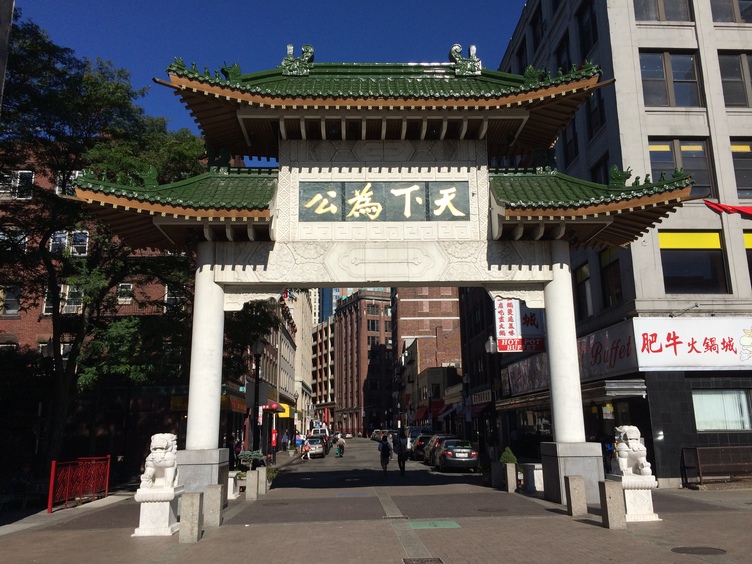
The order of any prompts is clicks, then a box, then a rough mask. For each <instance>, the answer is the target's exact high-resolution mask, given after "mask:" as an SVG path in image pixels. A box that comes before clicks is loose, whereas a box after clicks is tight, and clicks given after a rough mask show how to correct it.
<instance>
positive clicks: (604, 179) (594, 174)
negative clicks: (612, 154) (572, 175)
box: [590, 153, 610, 184]
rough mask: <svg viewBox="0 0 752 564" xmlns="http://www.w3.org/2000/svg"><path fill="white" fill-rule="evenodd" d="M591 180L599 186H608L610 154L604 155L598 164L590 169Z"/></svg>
mask: <svg viewBox="0 0 752 564" xmlns="http://www.w3.org/2000/svg"><path fill="white" fill-rule="evenodd" d="M590 180H591V181H592V182H595V183H597V184H608V182H609V180H610V178H609V171H608V153H606V154H605V155H603V156H602V157H601V158H600V159H599V160H598V162H597V163H595V164H594V165H593V166H592V167H591V168H590Z"/></svg>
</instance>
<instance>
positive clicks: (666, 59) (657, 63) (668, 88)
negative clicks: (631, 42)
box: [640, 52, 703, 107]
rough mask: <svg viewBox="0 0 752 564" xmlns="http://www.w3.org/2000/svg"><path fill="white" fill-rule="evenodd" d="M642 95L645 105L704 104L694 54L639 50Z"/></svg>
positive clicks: (682, 105)
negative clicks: (640, 51)
mask: <svg viewBox="0 0 752 564" xmlns="http://www.w3.org/2000/svg"><path fill="white" fill-rule="evenodd" d="M640 72H641V74H642V95H643V99H644V101H645V105H646V106H658V107H662V106H672V107H699V106H702V105H703V102H702V97H701V95H700V84H699V81H698V79H697V77H698V75H699V73H698V67H697V54H696V53H649V52H642V53H640Z"/></svg>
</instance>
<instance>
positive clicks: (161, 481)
mask: <svg viewBox="0 0 752 564" xmlns="http://www.w3.org/2000/svg"><path fill="white" fill-rule="evenodd" d="M149 450H151V453H150V454H149V456H147V457H146V462H145V463H144V473H143V474H142V475H141V487H142V488H172V487H175V486H177V485H178V455H177V452H178V438H177V436H176V435H173V434H172V433H157V434H156V435H152V436H151V446H150V447H149Z"/></svg>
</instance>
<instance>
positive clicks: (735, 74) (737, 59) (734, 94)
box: [718, 53, 752, 108]
mask: <svg viewBox="0 0 752 564" xmlns="http://www.w3.org/2000/svg"><path fill="white" fill-rule="evenodd" d="M718 63H719V65H720V67H721V82H722V84H723V99H724V100H725V101H726V106H728V107H742V108H747V107H749V106H750V100H752V87H750V84H751V83H752V80H751V77H752V69H751V68H750V64H752V58H751V57H750V55H748V54H747V53H719V54H718Z"/></svg>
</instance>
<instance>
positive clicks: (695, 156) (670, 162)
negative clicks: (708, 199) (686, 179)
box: [648, 138, 715, 194]
mask: <svg viewBox="0 0 752 564" xmlns="http://www.w3.org/2000/svg"><path fill="white" fill-rule="evenodd" d="M648 145H649V148H650V169H651V173H652V177H653V180H658V179H659V178H660V176H661V173H663V174H664V175H665V177H666V178H671V175H672V174H673V173H674V171H675V170H677V169H683V170H684V172H686V173H688V174H691V175H692V179H693V180H694V181H695V186H696V187H698V188H706V189H708V190H709V191H710V193H711V194H713V193H714V192H715V191H714V187H715V182H714V181H713V174H712V171H711V169H710V156H709V151H708V146H707V143H706V142H705V141H704V140H702V139H697V140H694V139H665V140H662V139H652V138H651V139H649V140H648Z"/></svg>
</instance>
